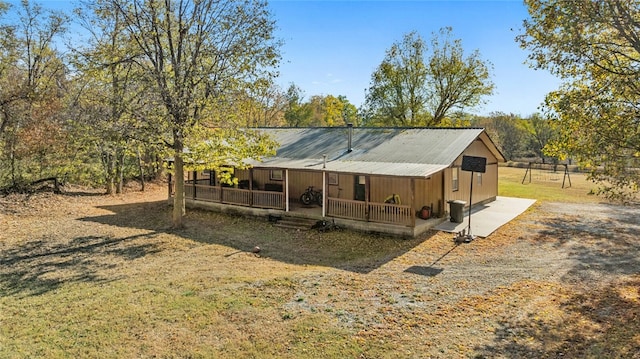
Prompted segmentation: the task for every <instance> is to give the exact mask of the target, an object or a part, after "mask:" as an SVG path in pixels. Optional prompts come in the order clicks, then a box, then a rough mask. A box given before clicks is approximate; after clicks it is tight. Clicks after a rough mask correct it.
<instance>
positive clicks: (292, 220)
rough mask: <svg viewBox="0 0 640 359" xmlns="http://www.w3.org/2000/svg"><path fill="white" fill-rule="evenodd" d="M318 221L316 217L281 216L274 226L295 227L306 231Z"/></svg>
mask: <svg viewBox="0 0 640 359" xmlns="http://www.w3.org/2000/svg"><path fill="white" fill-rule="evenodd" d="M316 222H318V220H317V219H311V218H301V217H283V218H282V219H280V220H278V221H277V222H276V223H275V224H274V226H276V227H280V228H289V229H297V230H300V231H308V230H310V229H311V228H312V227H313V226H314V225H315V224H316Z"/></svg>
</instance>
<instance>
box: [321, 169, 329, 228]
mask: <svg viewBox="0 0 640 359" xmlns="http://www.w3.org/2000/svg"><path fill="white" fill-rule="evenodd" d="M328 193H329V191H327V172H325V171H322V218H324V217H326V215H327V206H326V203H327V194H328Z"/></svg>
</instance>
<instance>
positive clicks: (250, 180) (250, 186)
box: [249, 167, 253, 207]
mask: <svg viewBox="0 0 640 359" xmlns="http://www.w3.org/2000/svg"><path fill="white" fill-rule="evenodd" d="M249 206H250V207H253V167H252V168H249Z"/></svg>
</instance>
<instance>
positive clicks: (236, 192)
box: [170, 182, 285, 209]
mask: <svg viewBox="0 0 640 359" xmlns="http://www.w3.org/2000/svg"><path fill="white" fill-rule="evenodd" d="M170 188H171V196H172V197H173V196H174V194H175V183H174V182H172V183H171V187H170ZM184 196H185V198H187V199H195V200H198V201H206V202H218V203H226V204H233V205H238V206H250V207H257V208H273V209H284V207H285V203H284V193H282V192H274V191H255V190H254V191H251V190H246V189H237V188H230V187H220V186H208V185H194V184H193V183H185V186H184Z"/></svg>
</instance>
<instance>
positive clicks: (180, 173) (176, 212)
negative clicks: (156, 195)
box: [173, 135, 185, 229]
mask: <svg viewBox="0 0 640 359" xmlns="http://www.w3.org/2000/svg"><path fill="white" fill-rule="evenodd" d="M176 137H179V136H178V135H176V136H174V138H176ZM174 142H175V145H174V162H173V166H174V171H175V181H176V193H175V195H174V196H173V228H176V229H177V228H183V227H184V223H183V219H184V215H185V201H184V163H183V161H182V150H183V147H184V146H183V144H182V139H181V138H176V139H175V141H174Z"/></svg>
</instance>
